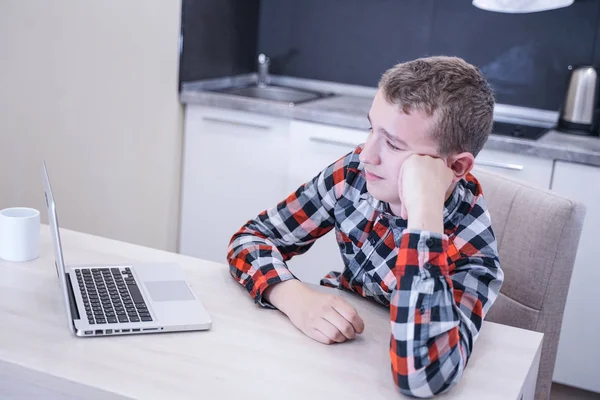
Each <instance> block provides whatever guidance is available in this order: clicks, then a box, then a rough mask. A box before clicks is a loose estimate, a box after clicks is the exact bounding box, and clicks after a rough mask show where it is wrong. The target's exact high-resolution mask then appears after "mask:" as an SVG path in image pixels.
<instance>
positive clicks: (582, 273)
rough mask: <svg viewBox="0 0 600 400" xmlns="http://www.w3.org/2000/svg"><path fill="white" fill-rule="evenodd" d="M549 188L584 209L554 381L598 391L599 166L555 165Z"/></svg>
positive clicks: (561, 163) (599, 314) (599, 366)
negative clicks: (577, 202)
mask: <svg viewBox="0 0 600 400" xmlns="http://www.w3.org/2000/svg"><path fill="white" fill-rule="evenodd" d="M552 190H553V191H555V192H557V193H559V194H561V195H563V196H566V197H569V198H571V199H573V200H576V201H580V202H582V203H583V204H585V206H586V208H587V211H586V216H585V221H584V224H583V231H582V232H581V239H580V241H579V248H578V251H577V258H576V260H575V267H574V269H573V275H572V277H571V284H570V286H569V294H568V297H567V303H566V305H565V314H564V317H563V324H562V328H561V333H560V341H559V344H558V353H557V357H556V366H555V369H554V380H555V381H556V382H560V383H564V384H567V385H571V386H576V387H580V388H583V389H587V390H591V391H595V392H600V380H599V379H598V377H599V376H600V375H599V372H598V371H600V344H599V342H598V339H599V337H600V296H598V283H599V282H600V265H599V263H598V255H597V247H598V243H599V242H598V241H599V240H600V239H599V235H598V229H599V225H600V168H597V167H591V166H587V165H581V164H574V163H568V162H562V161H557V162H556V164H555V167H554V177H553V179H552ZM557 245H560V243H557Z"/></svg>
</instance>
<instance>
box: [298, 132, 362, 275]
mask: <svg viewBox="0 0 600 400" xmlns="http://www.w3.org/2000/svg"><path fill="white" fill-rule="evenodd" d="M367 134H368V132H366V131H362V130H356V129H349V128H340V127H334V126H328V125H321V124H314V123H308V122H302V121H292V122H291V124H290V142H291V148H292V149H293V153H292V154H290V163H289V167H288V192H290V193H291V192H293V191H295V190H296V189H297V188H298V187H299V186H300V185H302V184H303V183H305V182H307V181H309V180H311V179H312V178H314V177H315V176H316V175H317V174H318V173H319V172H321V171H322V170H323V169H325V167H327V166H328V165H329V164H331V163H333V162H334V161H336V160H337V159H339V158H341V157H343V156H344V155H345V154H347V153H349V152H350V151H352V150H354V149H355V148H356V146H358V145H359V144H361V143H364V141H365V139H366V138H367ZM288 266H289V268H290V270H291V271H292V272H293V273H294V274H295V275H296V276H297V277H298V278H299V279H300V280H302V281H304V282H310V283H315V284H318V283H319V281H320V280H321V278H323V277H324V276H325V275H326V274H327V273H329V272H330V271H341V270H342V269H343V263H342V258H341V256H340V250H339V248H338V245H337V242H336V240H335V233H334V232H333V230H332V231H331V232H329V233H327V234H326V235H325V236H323V237H321V238H320V239H319V240H317V241H316V242H315V244H314V245H313V247H312V248H311V249H310V250H309V251H308V252H306V253H305V254H302V255H299V256H296V257H294V258H293V259H292V260H290V261H289V262H288Z"/></svg>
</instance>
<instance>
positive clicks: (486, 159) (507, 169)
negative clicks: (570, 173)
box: [473, 148, 554, 189]
mask: <svg viewBox="0 0 600 400" xmlns="http://www.w3.org/2000/svg"><path fill="white" fill-rule="evenodd" d="M553 164H554V162H553V160H549V159H545V158H540V157H534V156H528V155H524V154H515V153H509V152H506V151H498V150H488V149H485V148H484V149H483V150H481V152H480V153H479V154H478V155H477V158H476V159H475V168H474V169H473V174H474V175H475V176H477V169H479V168H481V169H485V170H489V171H493V172H495V173H497V174H501V175H504V176H507V177H509V178H511V179H516V180H519V181H522V182H526V183H528V184H530V185H534V186H536V187H539V188H542V189H550V182H551V180H552V168H553Z"/></svg>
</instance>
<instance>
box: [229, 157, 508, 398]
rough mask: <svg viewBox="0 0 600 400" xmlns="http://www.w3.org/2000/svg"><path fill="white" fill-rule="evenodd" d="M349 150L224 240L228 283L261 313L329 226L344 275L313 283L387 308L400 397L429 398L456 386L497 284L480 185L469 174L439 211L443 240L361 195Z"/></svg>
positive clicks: (359, 170)
mask: <svg viewBox="0 0 600 400" xmlns="http://www.w3.org/2000/svg"><path fill="white" fill-rule="evenodd" d="M361 151H362V146H359V147H358V148H357V149H356V150H354V151H353V152H351V153H349V154H347V155H346V156H345V157H343V158H341V159H339V160H338V161H336V162H335V163H333V164H331V165H330V166H329V167H327V168H326V169H325V170H323V171H322V172H321V173H319V174H318V175H317V176H316V177H315V178H314V179H312V180H311V181H310V182H307V183H305V184H304V185H302V186H301V187H300V188H299V189H298V190H297V191H296V192H295V193H293V194H291V195H290V196H289V197H288V198H287V199H285V200H284V201H282V202H281V203H279V204H278V205H277V206H276V207H274V208H272V209H269V210H266V211H264V212H262V213H261V214H260V215H259V216H258V217H257V218H256V219H254V220H250V221H248V223H246V224H245V225H244V226H243V227H242V228H241V229H240V230H239V231H238V232H237V233H235V235H234V236H233V237H232V239H231V242H230V245H229V251H228V255H227V258H228V261H229V265H230V269H231V274H232V275H233V277H234V278H235V279H236V280H237V281H238V282H239V283H241V284H242V285H243V286H244V287H245V288H246V289H247V290H248V292H249V293H250V295H251V296H252V297H253V298H254V300H255V301H256V302H257V303H259V304H261V305H262V306H265V307H272V306H271V305H270V304H268V303H267V302H266V301H263V299H262V295H263V293H264V291H265V289H267V288H268V287H269V286H271V285H274V284H276V283H278V282H282V281H286V280H288V279H295V277H294V275H292V273H291V272H290V271H289V269H288V268H287V266H286V263H285V262H286V261H287V260H289V259H290V258H292V257H293V256H295V255H297V254H301V253H304V252H305V251H307V250H308V249H309V248H310V247H311V246H312V244H313V243H314V242H315V241H316V240H317V239H318V238H319V237H321V236H323V235H324V234H326V233H327V232H329V231H330V230H331V229H333V228H335V234H336V237H337V242H338V244H339V248H340V251H341V255H342V259H343V261H344V270H343V271H342V272H332V273H330V274H328V275H327V276H326V277H325V278H324V279H323V280H322V281H321V284H323V285H327V286H333V287H338V288H341V289H346V290H351V291H353V292H356V293H358V294H360V295H361V296H364V297H367V298H371V299H373V300H375V301H377V302H379V303H381V304H384V305H386V306H389V308H390V320H391V341H390V358H391V369H392V373H393V377H394V381H395V382H396V384H397V386H398V387H399V389H400V391H401V392H402V393H404V394H408V395H412V396H417V397H430V396H432V395H435V394H438V393H442V392H444V391H446V390H448V389H449V388H450V387H452V386H453V385H454V384H455V383H457V382H458V381H459V379H460V377H461V376H462V373H463V370H464V368H465V366H466V364H467V361H468V359H469V357H470V355H471V351H472V349H473V345H474V343H475V341H476V339H477V337H478V334H479V330H480V328H481V324H482V321H483V319H484V317H485V315H486V313H487V311H488V310H489V309H490V307H491V306H492V304H493V303H494V301H495V299H496V297H497V296H498V292H499V291H500V287H501V285H502V281H503V277H504V275H503V272H502V270H501V269H500V263H499V259H498V251H497V248H496V239H495V237H494V233H493V231H492V228H491V224H490V215H489V212H488V210H487V207H486V205H485V201H484V199H483V195H482V191H481V187H480V185H479V183H478V182H477V180H476V179H475V178H474V177H473V176H472V175H470V174H469V175H467V177H466V179H463V180H461V181H459V182H458V184H457V185H456V188H455V189H454V191H453V192H452V194H451V196H450V197H449V198H448V199H447V200H446V202H445V204H444V214H443V215H444V232H445V233H444V234H443V235H442V234H440V233H434V232H428V231H419V230H414V229H407V228H406V225H407V221H406V220H404V219H402V218H399V217H396V216H394V215H392V214H391V213H390V211H389V208H388V205H387V204H386V203H383V202H380V201H378V200H375V199H374V198H373V197H372V196H371V195H369V193H368V192H367V188H366V181H365V178H364V171H363V166H362V164H361V163H360V162H359V159H358V156H359V154H360V152H361Z"/></svg>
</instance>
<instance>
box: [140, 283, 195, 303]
mask: <svg viewBox="0 0 600 400" xmlns="http://www.w3.org/2000/svg"><path fill="white" fill-rule="evenodd" d="M144 285H146V289H148V293H150V298H151V299H152V301H183V300H194V295H193V294H192V292H191V290H190V288H189V287H188V285H187V283H185V281H147V282H144Z"/></svg>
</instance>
